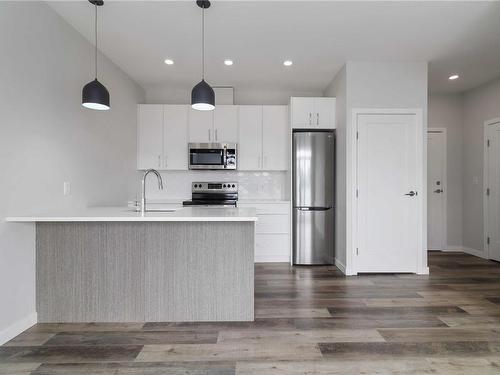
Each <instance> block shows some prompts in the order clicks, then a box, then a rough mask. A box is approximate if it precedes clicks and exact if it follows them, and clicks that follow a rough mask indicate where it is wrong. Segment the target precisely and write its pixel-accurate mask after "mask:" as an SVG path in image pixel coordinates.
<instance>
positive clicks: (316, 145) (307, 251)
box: [292, 131, 335, 264]
mask: <svg viewBox="0 0 500 375" xmlns="http://www.w3.org/2000/svg"><path fill="white" fill-rule="evenodd" d="M292 150H293V154H292V158H293V159H292V160H293V166H292V168H293V193H292V195H293V263H294V264H333V263H334V259H335V132H334V131H294V133H293V145H292Z"/></svg>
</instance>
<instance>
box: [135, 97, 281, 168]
mask: <svg viewBox="0 0 500 375" xmlns="http://www.w3.org/2000/svg"><path fill="white" fill-rule="evenodd" d="M188 142H193V143H213V142H235V143H237V144H238V169H240V170H243V171H245V170H246V171H262V170H264V171H284V170H288V161H289V156H288V153H289V147H288V146H289V142H290V121H289V111H288V106H286V105H264V106H262V105H242V106H236V105H218V106H216V107H215V110H213V111H197V110H193V109H191V107H190V106H189V105H162V104H140V105H139V106H138V111H137V169H142V170H144V169H149V168H154V169H159V170H187V169H188Z"/></svg>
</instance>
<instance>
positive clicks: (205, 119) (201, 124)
mask: <svg viewBox="0 0 500 375" xmlns="http://www.w3.org/2000/svg"><path fill="white" fill-rule="evenodd" d="M189 142H193V143H207V142H215V134H214V111H199V110H196V109H192V108H189Z"/></svg>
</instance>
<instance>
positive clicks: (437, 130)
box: [427, 127, 448, 251]
mask: <svg viewBox="0 0 500 375" xmlns="http://www.w3.org/2000/svg"><path fill="white" fill-rule="evenodd" d="M429 133H434V134H436V133H443V136H444V161H443V162H444V176H443V180H444V181H443V184H444V186H445V189H444V194H443V211H444V213H443V218H444V228H443V237H444V239H443V246H444V248H443V250H442V251H446V250H447V249H448V132H447V129H446V128H443V127H429V128H427V134H429ZM427 152H428V151H427ZM427 250H428V249H427Z"/></svg>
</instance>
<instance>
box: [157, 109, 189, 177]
mask: <svg viewBox="0 0 500 375" xmlns="http://www.w3.org/2000/svg"><path fill="white" fill-rule="evenodd" d="M188 108H189V107H188V106H187V105H165V106H164V108H163V145H164V146H163V168H164V169H168V170H187V169H188V162H187V152H188V151H187V143H188V140H187V139H188Z"/></svg>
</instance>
